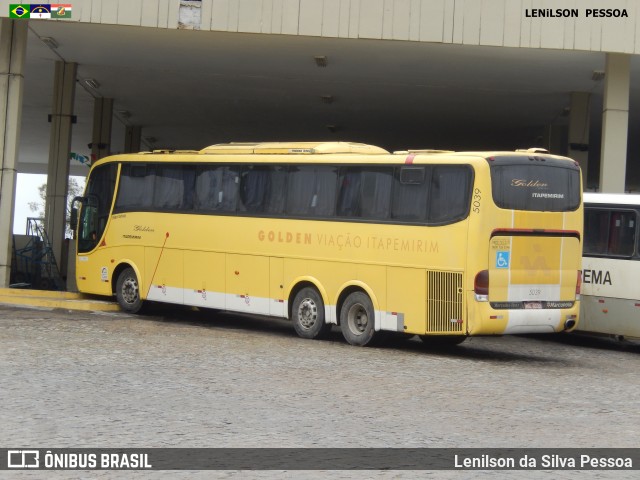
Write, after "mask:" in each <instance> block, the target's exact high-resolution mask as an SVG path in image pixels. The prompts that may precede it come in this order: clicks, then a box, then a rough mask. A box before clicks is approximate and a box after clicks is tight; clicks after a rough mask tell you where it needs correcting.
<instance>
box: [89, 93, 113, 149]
mask: <svg viewBox="0 0 640 480" xmlns="http://www.w3.org/2000/svg"><path fill="white" fill-rule="evenodd" d="M112 118H113V98H102V97H99V98H96V99H95V100H94V103H93V138H92V140H91V153H92V157H93V160H94V161H95V160H98V159H100V158H103V157H106V156H108V155H109V153H110V152H111V121H112Z"/></svg>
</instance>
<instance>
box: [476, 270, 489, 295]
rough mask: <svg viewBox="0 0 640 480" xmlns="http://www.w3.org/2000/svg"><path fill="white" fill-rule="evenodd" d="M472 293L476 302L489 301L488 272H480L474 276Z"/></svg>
mask: <svg viewBox="0 0 640 480" xmlns="http://www.w3.org/2000/svg"><path fill="white" fill-rule="evenodd" d="M473 291H474V292H475V294H476V301H478V302H488V301H489V270H482V271H481V272H478V273H477V274H476V278H475V279H474V281H473Z"/></svg>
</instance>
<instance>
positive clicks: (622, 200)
mask: <svg viewBox="0 0 640 480" xmlns="http://www.w3.org/2000/svg"><path fill="white" fill-rule="evenodd" d="M583 197H584V203H585V204H598V205H640V194H637V193H635V194H634V193H588V192H585V194H584V196H583Z"/></svg>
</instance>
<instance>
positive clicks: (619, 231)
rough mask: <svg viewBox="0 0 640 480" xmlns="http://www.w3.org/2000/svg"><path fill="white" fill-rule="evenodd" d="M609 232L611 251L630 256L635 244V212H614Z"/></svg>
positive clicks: (614, 253)
mask: <svg viewBox="0 0 640 480" xmlns="http://www.w3.org/2000/svg"><path fill="white" fill-rule="evenodd" d="M609 225H610V233H609V253H610V254H612V255H621V256H626V257H630V256H631V255H633V249H634V244H635V231H636V223H635V213H633V212H612V213H611V221H610V224H609Z"/></svg>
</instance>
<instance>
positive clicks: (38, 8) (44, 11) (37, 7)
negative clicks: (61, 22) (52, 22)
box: [31, 3, 51, 18]
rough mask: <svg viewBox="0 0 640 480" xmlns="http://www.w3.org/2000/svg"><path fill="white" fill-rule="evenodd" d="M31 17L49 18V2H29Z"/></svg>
mask: <svg viewBox="0 0 640 480" xmlns="http://www.w3.org/2000/svg"><path fill="white" fill-rule="evenodd" d="M31 18H51V4H49V3H38V4H33V3H32V4H31Z"/></svg>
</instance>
